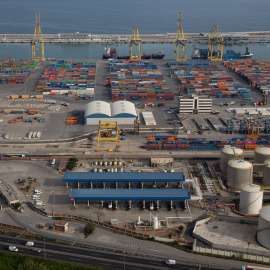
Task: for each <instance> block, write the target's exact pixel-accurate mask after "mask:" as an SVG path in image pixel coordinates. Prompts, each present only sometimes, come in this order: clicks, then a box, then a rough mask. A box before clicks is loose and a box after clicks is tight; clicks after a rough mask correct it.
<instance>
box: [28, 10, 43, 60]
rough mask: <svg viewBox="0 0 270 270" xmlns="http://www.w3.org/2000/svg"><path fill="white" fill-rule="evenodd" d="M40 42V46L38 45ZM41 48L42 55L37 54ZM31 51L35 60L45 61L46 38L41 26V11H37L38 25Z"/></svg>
mask: <svg viewBox="0 0 270 270" xmlns="http://www.w3.org/2000/svg"><path fill="white" fill-rule="evenodd" d="M38 44H40V48H38V47H37V45H38ZM38 50H40V56H36V51H38ZM31 51H32V60H33V61H43V60H44V59H45V55H44V40H43V36H42V33H41V28H40V13H39V12H36V27H35V33H34V37H33V38H32V40H31Z"/></svg>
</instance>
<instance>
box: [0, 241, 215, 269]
mask: <svg viewBox="0 0 270 270" xmlns="http://www.w3.org/2000/svg"><path fill="white" fill-rule="evenodd" d="M24 243H25V239H20V238H11V237H6V236H0V249H2V250H4V251H7V250H8V245H9V244H11V245H15V246H16V247H17V248H18V249H19V251H18V253H20V254H25V255H30V256H38V257H43V258H48V259H55V260H60V261H68V262H72V263H78V264H84V265H92V266H98V267H104V268H109V269H127V270H128V269H137V270H139V269H141V270H147V269H170V268H171V267H170V266H167V265H166V264H165V263H164V261H165V260H166V258H162V257H160V258H142V257H138V256H131V255H129V254H126V253H123V254H117V253H113V252H112V251H110V250H108V251H107V252H105V251H99V250H92V249H91V250H89V249H84V248H76V247H69V246H62V245H57V244H51V243H44V242H37V241H35V246H34V247H35V248H38V249H40V250H41V252H40V253H37V252H34V251H32V247H27V246H25V245H24ZM191 268H192V269H194V270H195V269H199V265H194V266H193V265H192V263H190V264H183V263H181V261H178V262H177V264H176V265H175V266H174V267H173V269H183V270H185V269H191ZM207 268H209V267H202V268H201V269H207ZM211 269H216V268H211ZM219 269H220V268H219Z"/></svg>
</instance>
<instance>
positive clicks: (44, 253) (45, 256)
mask: <svg viewBox="0 0 270 270" xmlns="http://www.w3.org/2000/svg"><path fill="white" fill-rule="evenodd" d="M43 241H44V242H43V243H44V259H46V249H45V239H43Z"/></svg>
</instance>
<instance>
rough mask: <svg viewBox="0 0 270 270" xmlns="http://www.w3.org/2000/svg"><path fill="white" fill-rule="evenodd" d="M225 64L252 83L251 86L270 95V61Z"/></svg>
mask: <svg viewBox="0 0 270 270" xmlns="http://www.w3.org/2000/svg"><path fill="white" fill-rule="evenodd" d="M224 65H225V66H226V67H227V68H229V69H231V70H233V71H234V72H235V73H237V74H238V75H239V76H241V77H242V78H244V79H245V80H246V81H247V82H249V83H250V87H251V88H252V89H253V88H255V89H258V90H260V91H261V92H264V93H266V94H267V95H270V63H265V62H257V61H256V60H253V61H246V62H239V61H238V62H232V61H230V62H224Z"/></svg>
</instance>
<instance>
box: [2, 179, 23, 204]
mask: <svg viewBox="0 0 270 270" xmlns="http://www.w3.org/2000/svg"><path fill="white" fill-rule="evenodd" d="M0 196H1V197H2V198H3V199H4V200H5V201H6V203H7V204H8V206H12V205H14V204H16V203H18V202H19V200H18V199H17V198H16V196H15V195H14V194H13V193H12V192H11V190H10V189H9V188H8V187H7V186H6V185H5V184H3V183H1V184H0Z"/></svg>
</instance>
